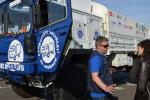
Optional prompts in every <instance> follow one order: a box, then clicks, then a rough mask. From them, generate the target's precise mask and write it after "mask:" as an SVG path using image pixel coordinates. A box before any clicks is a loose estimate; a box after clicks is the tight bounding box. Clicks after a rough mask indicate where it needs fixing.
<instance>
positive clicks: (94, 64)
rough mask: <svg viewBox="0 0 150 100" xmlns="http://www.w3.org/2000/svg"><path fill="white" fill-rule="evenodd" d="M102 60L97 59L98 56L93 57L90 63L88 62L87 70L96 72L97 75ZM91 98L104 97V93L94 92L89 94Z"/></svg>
mask: <svg viewBox="0 0 150 100" xmlns="http://www.w3.org/2000/svg"><path fill="white" fill-rule="evenodd" d="M102 61H103V60H102V58H101V57H99V55H94V56H92V57H91V59H90V61H89V66H90V67H89V68H90V72H91V73H93V72H97V73H99V72H100V70H101V68H102V66H103V64H102ZM90 94H91V97H102V96H105V94H104V93H96V92H91V93H90Z"/></svg>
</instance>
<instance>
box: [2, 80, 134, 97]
mask: <svg viewBox="0 0 150 100" xmlns="http://www.w3.org/2000/svg"><path fill="white" fill-rule="evenodd" d="M135 90H136V85H135V84H131V83H126V84H122V85H119V86H117V87H116V92H115V93H114V95H115V96H117V97H118V100H133V98H134V94H135ZM0 100H39V99H38V98H36V97H33V98H29V99H25V98H22V97H20V96H18V95H16V94H15V93H14V92H13V91H12V89H11V86H10V85H6V84H5V82H3V81H0Z"/></svg>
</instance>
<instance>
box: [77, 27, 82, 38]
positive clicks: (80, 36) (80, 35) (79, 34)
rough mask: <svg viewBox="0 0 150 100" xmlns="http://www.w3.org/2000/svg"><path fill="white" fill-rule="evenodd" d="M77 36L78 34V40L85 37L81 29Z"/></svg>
mask: <svg viewBox="0 0 150 100" xmlns="http://www.w3.org/2000/svg"><path fill="white" fill-rule="evenodd" d="M77 34H78V38H80V39H81V38H82V37H83V31H82V30H81V29H79V30H78V31H77Z"/></svg>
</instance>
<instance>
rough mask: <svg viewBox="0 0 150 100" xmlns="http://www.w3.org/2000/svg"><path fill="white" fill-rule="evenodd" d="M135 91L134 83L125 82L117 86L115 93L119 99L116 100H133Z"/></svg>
mask: <svg viewBox="0 0 150 100" xmlns="http://www.w3.org/2000/svg"><path fill="white" fill-rule="evenodd" d="M135 91H136V85H135V84H131V83H126V84H123V85H120V86H117V88H116V92H115V93H114V95H116V96H117V97H118V98H119V99H118V100H133V99H134V95H135Z"/></svg>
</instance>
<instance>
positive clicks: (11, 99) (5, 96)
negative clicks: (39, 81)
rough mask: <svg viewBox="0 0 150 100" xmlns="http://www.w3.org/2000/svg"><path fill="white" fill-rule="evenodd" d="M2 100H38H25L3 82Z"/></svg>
mask: <svg viewBox="0 0 150 100" xmlns="http://www.w3.org/2000/svg"><path fill="white" fill-rule="evenodd" d="M0 100H37V98H30V99H24V98H22V97H20V96H18V95H16V94H15V93H14V92H13V91H12V89H11V87H10V85H6V84H5V83H4V82H3V81H0Z"/></svg>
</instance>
